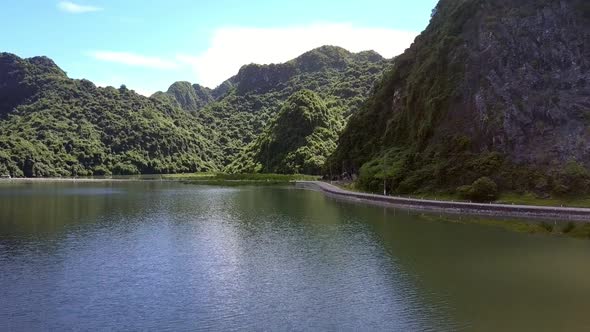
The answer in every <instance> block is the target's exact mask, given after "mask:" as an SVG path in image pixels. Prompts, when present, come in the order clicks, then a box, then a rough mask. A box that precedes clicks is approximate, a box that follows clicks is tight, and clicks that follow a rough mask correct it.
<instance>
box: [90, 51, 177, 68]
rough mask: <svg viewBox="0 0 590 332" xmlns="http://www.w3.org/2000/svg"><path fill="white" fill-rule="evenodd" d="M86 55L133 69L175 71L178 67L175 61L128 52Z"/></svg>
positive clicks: (103, 52) (95, 52)
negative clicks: (133, 67)
mask: <svg viewBox="0 0 590 332" xmlns="http://www.w3.org/2000/svg"><path fill="white" fill-rule="evenodd" d="M88 55H89V56H91V57H92V58H94V59H96V60H100V61H106V62H113V63H119V64H124V65H128V66H135V67H145V68H151V69H177V68H178V67H179V64H178V63H176V62H175V61H171V60H166V59H162V58H159V57H153V56H145V55H140V54H135V53H130V52H112V51H92V52H89V53H88Z"/></svg>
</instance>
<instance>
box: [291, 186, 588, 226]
mask: <svg viewBox="0 0 590 332" xmlns="http://www.w3.org/2000/svg"><path fill="white" fill-rule="evenodd" d="M294 183H295V186H296V187H297V188H302V189H310V190H317V191H321V192H323V193H325V194H327V195H329V196H334V197H339V198H346V199H351V200H354V201H362V202H367V203H373V204H379V205H388V206H392V207H398V208H403V209H410V210H418V211H432V212H444V213H453V214H471V215H489V216H502V217H522V218H535V219H548V220H575V221H585V222H590V209H588V208H564V207H553V206H531V205H507V204H480V203H466V202H450V201H435V200H428V199H414V198H404V197H396V196H383V195H374V194H365V193H359V192H353V191H348V190H344V189H341V188H338V187H336V186H334V185H331V184H329V183H326V182H320V181H295V182H294Z"/></svg>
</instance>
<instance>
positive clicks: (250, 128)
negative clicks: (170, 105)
mask: <svg viewBox="0 0 590 332" xmlns="http://www.w3.org/2000/svg"><path fill="white" fill-rule="evenodd" d="M390 63H391V62H390V60H386V59H384V58H383V57H381V56H380V55H379V54H377V53H375V52H373V51H366V52H360V53H351V52H349V51H347V50H345V49H343V48H340V47H335V46H323V47H319V48H316V49H314V50H311V51H309V52H306V53H304V54H303V55H301V56H299V57H297V58H295V59H293V60H291V61H288V62H286V63H282V64H271V65H257V64H249V65H245V66H243V67H242V68H241V69H240V71H239V72H238V74H237V75H236V76H234V77H232V78H230V79H228V80H227V81H225V82H224V83H222V84H221V85H220V86H219V87H217V88H215V89H214V90H207V89H203V88H201V87H198V86H193V89H199V90H204V91H207V92H208V94H202V96H199V94H198V93H195V94H194V95H193V93H192V90H193V89H191V88H190V84H189V83H183V82H177V83H175V84H173V85H172V86H171V87H170V89H169V90H168V92H166V95H168V96H170V97H173V98H174V99H176V100H177V102H178V103H179V104H180V105H181V106H182V107H183V108H184V109H185V110H187V111H190V112H194V113H196V114H197V116H198V117H199V118H200V119H201V122H202V123H203V124H205V125H206V126H207V127H210V128H213V129H214V130H215V132H216V133H217V134H219V136H218V137H217V139H216V141H217V142H218V143H219V144H220V146H221V147H220V148H221V149H222V151H223V157H224V160H223V162H222V164H223V165H228V164H230V163H231V162H232V161H233V159H234V158H235V157H236V156H238V155H239V154H240V152H241V151H242V150H244V148H245V147H246V146H247V145H248V144H250V143H251V142H253V141H254V140H256V138H257V137H258V135H260V134H261V133H262V131H263V129H264V128H266V127H267V126H268V124H269V123H270V122H271V121H272V120H273V119H274V117H275V116H276V115H277V114H278V113H279V111H280V109H281V106H282V103H283V102H285V101H286V100H287V98H289V97H290V96H291V95H293V94H294V93H296V92H298V91H300V90H303V89H306V90H310V91H314V92H316V93H317V94H318V95H319V97H320V98H321V99H323V100H324V102H325V103H326V104H327V105H328V107H329V108H330V109H332V110H334V114H338V116H342V117H344V118H347V117H348V116H350V115H351V114H353V113H354V112H356V111H357V110H358V109H359V108H360V107H361V105H362V104H363V102H364V100H365V98H366V97H367V96H368V95H369V93H370V90H371V88H372V87H373V85H374V84H375V82H376V81H377V80H378V79H379V78H380V77H381V75H382V73H383V71H384V70H385V69H386V68H387V67H388V66H389V65H390ZM179 86H182V88H179ZM178 91H186V92H182V93H178ZM161 94H162V93H158V94H157V95H159V96H161ZM185 96H189V97H188V98H186V97H185ZM212 99H213V100H214V101H212ZM187 100H188V101H187ZM192 100H195V101H196V102H193V101H192ZM204 100H208V102H205V103H202V102H201V101H204ZM203 104H206V106H204V107H203V106H201V105H203ZM292 125H293V126H296V125H297V123H293V124H292Z"/></svg>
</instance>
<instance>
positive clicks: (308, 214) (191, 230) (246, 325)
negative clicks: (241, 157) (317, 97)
mask: <svg viewBox="0 0 590 332" xmlns="http://www.w3.org/2000/svg"><path fill="white" fill-rule="evenodd" d="M589 249H590V244H589V243H588V242H586V241H581V240H572V239H562V238H552V237H542V236H529V235H523V234H516V233H509V232H505V231H502V230H499V229H495V228H491V227H485V226H477V225H463V224H452V223H444V222H438V221H433V220H432V218H430V217H428V218H426V217H423V216H422V215H420V214H411V213H408V212H407V211H399V210H393V209H385V208H378V207H371V206H365V205H359V204H354V203H348V202H342V201H337V200H333V199H330V198H326V197H324V196H323V195H322V194H320V193H316V192H309V191H302V190H295V189H293V188H288V187H285V188H278V187H239V188H219V187H205V186H190V185H182V184H177V183H167V182H128V183H127V182H126V183H121V182H118V183H35V184H26V185H25V184H10V185H8V184H1V185H0V285H1V286H0V330H48V329H50V330H53V329H54V330H62V329H64V328H65V329H71V328H77V327H80V326H84V327H85V328H88V329H107V330H108V329H116V330H125V329H140V330H141V329H170V330H195V329H204V330H206V329H211V328H215V329H219V330H244V329H245V330H257V329H265V330H293V329H294V330H310V329H311V330H318V329H320V330H398V331H408V330H410V331H413V330H419V331H424V330H432V331H445V330H446V331H454V330H460V329H466V330H477V331H498V330H516V331H555V330H580V329H583V328H585V327H587V326H590V317H589V316H588V315H587V312H588V309H590V300H588V299H589V298H590V281H588V278H587V276H588V275H590V264H588V262H589V261H590V250H589Z"/></svg>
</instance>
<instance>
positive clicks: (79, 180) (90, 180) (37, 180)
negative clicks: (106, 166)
mask: <svg viewBox="0 0 590 332" xmlns="http://www.w3.org/2000/svg"><path fill="white" fill-rule="evenodd" d="M138 181H178V180H172V179H166V178H135V179H134V178H120V179H118V178H10V179H8V178H2V179H0V183H10V182H18V183H34V182H138Z"/></svg>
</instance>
